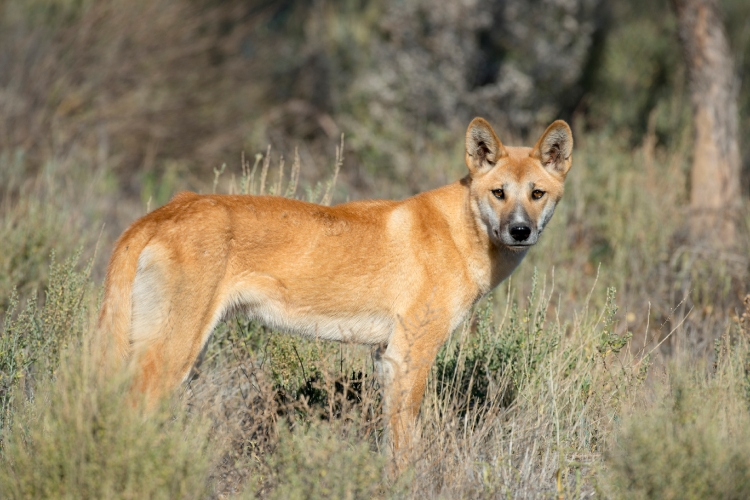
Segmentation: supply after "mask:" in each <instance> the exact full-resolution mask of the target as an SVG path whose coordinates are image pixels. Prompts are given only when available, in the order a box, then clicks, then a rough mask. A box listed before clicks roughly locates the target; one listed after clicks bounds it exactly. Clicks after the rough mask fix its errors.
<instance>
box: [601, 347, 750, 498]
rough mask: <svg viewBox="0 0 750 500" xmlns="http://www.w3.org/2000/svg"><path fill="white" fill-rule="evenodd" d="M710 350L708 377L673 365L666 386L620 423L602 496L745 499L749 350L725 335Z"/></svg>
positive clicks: (698, 369)
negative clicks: (712, 365) (712, 364)
mask: <svg viewBox="0 0 750 500" xmlns="http://www.w3.org/2000/svg"><path fill="white" fill-rule="evenodd" d="M718 346H719V350H718V351H719V352H717V356H718V359H717V363H716V366H715V371H714V370H710V369H709V368H708V367H707V366H705V363H703V362H698V363H697V366H695V364H693V365H692V366H691V364H689V363H682V364H676V363H675V364H673V366H671V368H670V369H669V371H668V377H669V379H668V380H667V381H666V383H665V384H663V385H657V388H656V390H655V391H654V393H653V394H651V395H650V397H647V398H646V400H645V401H644V402H642V403H640V404H636V405H635V406H634V407H632V408H631V409H630V411H629V412H628V413H629V414H628V415H627V416H626V417H625V418H623V420H622V422H621V425H619V426H618V428H617V429H616V433H615V439H614V442H613V445H612V446H611V447H610V449H609V451H608V453H607V455H606V464H607V473H606V474H605V476H604V478H605V481H604V482H603V485H604V489H605V490H608V494H609V496H612V497H615V498H659V499H671V498H695V499H700V498H728V499H732V498H736V499H741V498H749V497H750V447H748V443H750V410H749V407H748V399H747V388H748V381H747V375H746V374H747V370H748V364H747V363H748V361H747V360H748V359H750V358H748V356H749V355H750V350H748V343H747V340H746V339H743V338H740V339H738V340H735V341H732V340H731V339H730V338H729V337H728V336H724V337H723V338H722V339H721V340H720V341H719V342H718ZM711 371H714V373H711Z"/></svg>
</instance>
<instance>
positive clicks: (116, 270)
mask: <svg viewBox="0 0 750 500" xmlns="http://www.w3.org/2000/svg"><path fill="white" fill-rule="evenodd" d="M572 148H573V137H572V134H571V131H570V127H568V125H567V124H566V123H565V122H564V121H560V120H558V121H556V122H554V123H552V125H550V126H549V127H548V128H547V130H546V131H545V132H544V134H543V135H542V136H541V138H540V139H539V141H538V142H537V143H536V145H535V146H534V147H533V148H525V147H505V146H503V144H502V143H501V142H500V140H499V139H498V138H497V136H496V135H495V132H494V131H493V130H492V127H491V126H490V125H489V123H487V122H486V121H485V120H483V119H482V118H475V119H474V120H473V121H472V122H471V124H470V125H469V128H468V130H467V132H466V155H465V161H466V165H467V167H468V168H469V174H468V175H467V176H466V177H464V178H463V179H461V180H459V181H457V182H454V183H453V184H450V185H448V186H444V187H442V188H439V189H435V190H433V191H427V192H424V193H421V194H418V195H416V196H413V197H411V198H408V199H406V200H403V201H380V200H378V201H374V200H370V201H355V202H351V203H344V204H342V205H337V206H333V207H326V206H320V205H315V204H311V203H305V202H302V201H297V200H291V199H286V198H281V197H274V196H231V195H197V194H194V193H180V194H178V195H177V196H175V197H174V199H173V200H172V201H170V202H169V203H167V204H166V205H164V206H163V207H161V208H159V209H157V210H154V211H153V212H151V213H149V214H148V215H146V216H144V217H142V218H141V219H139V220H137V221H136V222H135V223H133V225H131V226H130V228H128V229H127V230H126V231H125V233H123V235H122V236H121V237H120V239H119V240H118V241H117V244H116V247H115V250H114V252H113V254H112V258H111V261H110V263H109V267H108V270H107V278H106V283H105V296H104V304H103V306H102V310H101V315H100V318H99V326H100V331H102V332H103V333H106V334H108V335H109V337H108V338H109V339H110V340H111V341H112V345H113V351H114V352H115V353H116V354H117V357H118V358H120V359H126V358H129V359H131V360H132V362H133V363H134V365H133V366H134V367H135V368H136V381H135V384H134V389H135V390H137V391H141V392H143V393H145V394H146V395H147V397H148V399H149V400H151V401H155V400H156V399H157V398H159V397H160V396H161V395H162V394H164V393H165V392H167V391H169V390H170V389H171V388H174V387H175V386H176V385H178V384H179V383H180V382H181V381H183V380H185V378H186V377H187V376H188V374H189V373H190V370H191V368H192V366H193V363H194V362H195V360H196V358H197V357H198V355H199V353H200V352H201V350H202V349H203V347H204V345H205V344H206V341H207V340H208V337H209V336H210V335H211V331H212V330H213V329H214V327H215V326H216V324H217V323H218V322H219V321H221V319H222V318H223V317H225V315H227V314H229V313H231V312H234V311H241V312H243V313H245V314H247V315H249V316H250V317H253V318H256V319H258V320H259V321H261V322H263V323H264V324H266V325H268V326H270V327H272V328H278V329H280V330H286V331H289V332H294V333H297V334H300V335H304V336H306V337H312V338H320V339H329V340H338V341H342V342H357V343H361V344H371V345H382V346H387V347H386V348H385V350H384V352H383V354H382V356H381V357H380V358H381V359H380V362H379V365H380V369H379V371H380V373H381V376H382V377H383V378H384V380H383V382H384V385H385V387H386V390H385V395H384V401H385V408H386V415H387V418H388V424H389V427H390V433H391V445H392V446H393V447H394V449H396V450H398V449H399V448H402V447H404V446H405V445H408V444H409V443H410V439H411V431H412V430H413V428H412V426H413V424H414V422H415V418H416V416H417V413H418V411H419V406H420V404H421V400H422V397H423V393H424V388H425V382H426V379H427V375H428V372H429V370H430V367H431V365H432V363H433V361H434V359H435V355H436V354H437V351H438V349H439V348H440V346H441V345H442V344H443V342H444V341H445V340H446V338H447V337H448V335H449V334H450V332H451V331H452V330H453V329H454V328H456V327H457V326H458V325H459V323H461V321H462V320H463V319H464V318H465V317H466V315H467V313H468V312H469V310H470V309H471V307H472V305H473V304H474V303H476V302H477V301H478V300H479V299H480V298H481V297H482V296H484V295H485V294H487V293H488V292H489V291H490V290H492V289H493V288H494V287H495V286H497V285H498V284H499V283H500V282H501V281H502V280H504V279H505V278H506V277H507V276H508V275H509V274H510V273H511V272H512V271H513V269H515V267H516V266H517V265H518V264H519V262H521V260H522V259H523V257H524V256H525V255H526V252H527V251H528V249H529V247H531V246H532V245H533V244H534V243H536V242H537V239H538V238H539V235H540V234H541V233H542V230H543V229H544V227H545V226H546V225H547V223H548V222H549V220H550V217H552V212H553V211H554V209H555V205H556V204H557V202H558V201H559V200H560V197H561V196H562V193H563V181H564V179H565V176H566V174H567V173H568V170H569V169H570V166H571V152H572ZM427 309H428V310H429V318H427V319H424V318H423V316H424V314H425V310H427ZM420 318H422V319H420Z"/></svg>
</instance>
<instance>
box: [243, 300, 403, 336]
mask: <svg viewBox="0 0 750 500" xmlns="http://www.w3.org/2000/svg"><path fill="white" fill-rule="evenodd" d="M232 302H234V307H235V308H236V309H239V310H240V311H243V312H244V313H245V314H247V315H248V316H249V317H251V318H253V319H256V320H258V321H260V322H261V323H263V324H264V325H266V326H268V327H270V328H274V329H277V330H281V331H285V332H289V333H294V334H297V335H301V336H304V337H307V338H312V339H324V340H335V341H338V342H347V343H355V344H371V345H375V344H382V343H386V342H388V340H389V339H390V336H391V333H392V332H393V329H394V326H395V322H394V321H393V319H391V318H390V317H388V316H387V315H385V314H382V313H377V312H371V311H359V312H350V311H337V312H321V311H318V310H315V309H314V308H309V307H304V308H303V307H295V306H294V305H290V304H288V303H284V302H282V301H279V300H275V299H274V298H271V297H269V296H268V295H265V294H262V293H258V292H257V291H255V293H253V292H250V291H249V290H244V293H241V294H237V295H236V296H235V297H234V300H232Z"/></svg>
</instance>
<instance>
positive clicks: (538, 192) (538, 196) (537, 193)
mask: <svg viewBox="0 0 750 500" xmlns="http://www.w3.org/2000/svg"><path fill="white" fill-rule="evenodd" d="M542 196H544V191H542V190H541V189H535V190H533V191H532V192H531V197H532V198H534V199H535V200H539V199H541V197H542Z"/></svg>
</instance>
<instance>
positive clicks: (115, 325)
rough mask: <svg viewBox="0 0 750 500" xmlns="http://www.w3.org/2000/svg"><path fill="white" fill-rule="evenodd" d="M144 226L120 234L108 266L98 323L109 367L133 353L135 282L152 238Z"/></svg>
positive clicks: (99, 338) (104, 357)
mask: <svg viewBox="0 0 750 500" xmlns="http://www.w3.org/2000/svg"><path fill="white" fill-rule="evenodd" d="M144 229H145V228H143V227H131V228H130V229H128V230H127V231H126V232H125V233H124V234H123V235H122V236H121V237H120V239H119V240H118V241H117V243H116V244H115V250H114V252H112V258H111V259H110V261H109V266H108V267H107V277H106V279H105V282H104V301H103V303H102V309H101V312H100V314H99V323H98V340H99V341H100V342H101V346H102V354H103V363H104V365H105V366H104V368H105V369H111V368H116V367H117V366H120V365H121V364H122V363H123V362H124V361H125V360H126V359H127V358H128V357H129V356H130V351H131V349H130V338H129V333H130V328H131V321H132V314H133V313H132V311H133V282H134V281H135V275H136V271H137V269H138V257H139V256H140V254H141V252H142V251H143V249H144V248H145V247H146V245H147V244H148V242H149V240H150V239H151V238H150V236H151V235H150V234H149V231H147V230H144Z"/></svg>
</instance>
